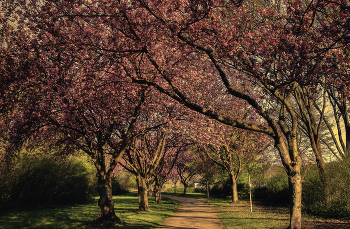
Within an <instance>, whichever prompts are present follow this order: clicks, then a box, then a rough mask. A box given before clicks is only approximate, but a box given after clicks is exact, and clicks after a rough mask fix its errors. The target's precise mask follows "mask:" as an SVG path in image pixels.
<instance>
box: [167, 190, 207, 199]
mask: <svg viewBox="0 0 350 229" xmlns="http://www.w3.org/2000/svg"><path fill="white" fill-rule="evenodd" d="M182 190H183V189H182ZM162 194H165V195H172V196H180V197H187V198H193V199H206V198H207V194H206V193H201V192H196V193H194V192H191V189H188V192H186V194H185V195H184V194H183V191H181V192H180V191H179V189H177V191H176V193H175V192H174V189H173V188H172V189H168V190H167V191H166V192H162Z"/></svg>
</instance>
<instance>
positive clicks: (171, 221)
mask: <svg viewBox="0 0 350 229" xmlns="http://www.w3.org/2000/svg"><path fill="white" fill-rule="evenodd" d="M163 196H164V197H168V198H172V199H175V200H177V201H179V202H180V204H181V205H180V208H179V210H178V211H177V212H175V214H174V215H173V216H171V217H169V218H168V219H166V220H165V221H164V222H163V224H162V225H163V226H162V227H161V228H173V229H185V228H186V229H221V228H223V225H222V223H221V220H220V219H219V218H218V217H217V213H216V211H215V210H214V208H212V207H210V206H209V205H208V204H206V203H204V201H203V200H196V199H190V198H184V197H178V196H168V195H163Z"/></svg>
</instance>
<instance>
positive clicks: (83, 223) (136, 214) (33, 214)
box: [0, 193, 180, 229]
mask: <svg viewBox="0 0 350 229" xmlns="http://www.w3.org/2000/svg"><path fill="white" fill-rule="evenodd" d="M113 200H114V207H115V212H116V214H117V216H118V217H120V218H121V220H122V221H123V224H124V226H123V229H124V228H125V229H133V228H146V229H147V228H157V227H159V226H160V224H161V223H162V222H163V221H164V220H165V219H166V218H167V217H169V216H171V215H172V214H173V212H174V211H176V210H177V209H178V208H179V206H180V204H179V203H178V202H177V201H175V200H171V199H167V198H162V201H161V204H159V205H158V204H156V203H155V201H154V198H153V197H150V198H149V207H150V210H149V211H146V212H140V211H139V210H138V199H137V194H135V193H128V194H125V195H121V196H115V197H114V198H113ZM99 211H100V209H99V207H98V206H97V198H96V199H95V200H94V203H91V204H86V205H75V206H67V207H59V208H52V209H40V210H31V211H20V212H11V213H7V214H4V215H0V228H4V229H5V228H6V229H11V228H14V229H15V228H16V229H17V228H111V227H112V226H114V225H108V224H99V223H97V222H96V221H95V219H97V218H98V216H99Z"/></svg>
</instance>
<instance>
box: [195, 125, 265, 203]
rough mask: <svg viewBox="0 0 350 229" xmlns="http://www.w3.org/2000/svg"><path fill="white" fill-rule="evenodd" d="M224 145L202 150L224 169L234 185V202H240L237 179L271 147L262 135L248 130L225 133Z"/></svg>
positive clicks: (206, 146) (204, 146)
mask: <svg viewBox="0 0 350 229" xmlns="http://www.w3.org/2000/svg"><path fill="white" fill-rule="evenodd" d="M223 135H224V137H223V140H224V141H223V145H221V146H214V145H210V144H208V145H203V146H202V147H201V148H200V149H201V150H203V151H204V153H205V154H206V156H207V157H208V158H210V159H211V160H212V161H213V162H214V163H216V164H217V165H219V166H221V167H222V168H224V169H225V170H226V171H227V172H228V174H229V177H230V181H231V184H232V202H233V203H237V202H238V192H237V179H238V176H239V174H240V172H241V171H242V170H244V169H245V168H246V167H247V166H249V165H250V164H251V163H252V162H254V161H256V160H257V157H259V155H260V154H261V153H262V152H263V151H264V150H265V149H266V148H267V147H269V146H270V144H269V142H268V141H266V139H264V138H261V135H259V134H256V133H254V132H249V131H246V130H240V129H233V130H232V131H229V132H227V133H223Z"/></svg>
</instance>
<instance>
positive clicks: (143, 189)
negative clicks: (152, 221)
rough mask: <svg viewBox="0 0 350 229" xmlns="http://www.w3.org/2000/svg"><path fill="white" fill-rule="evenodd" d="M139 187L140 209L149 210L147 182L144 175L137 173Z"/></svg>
mask: <svg viewBox="0 0 350 229" xmlns="http://www.w3.org/2000/svg"><path fill="white" fill-rule="evenodd" d="M136 178H137V187H138V193H139V210H140V211H147V210H148V189H147V182H146V179H145V178H144V177H142V176H141V175H137V176H136Z"/></svg>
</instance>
